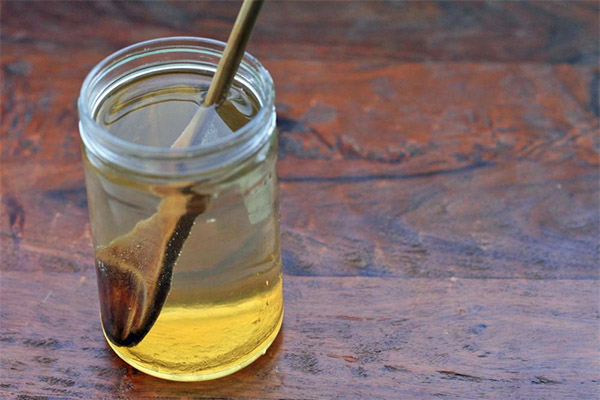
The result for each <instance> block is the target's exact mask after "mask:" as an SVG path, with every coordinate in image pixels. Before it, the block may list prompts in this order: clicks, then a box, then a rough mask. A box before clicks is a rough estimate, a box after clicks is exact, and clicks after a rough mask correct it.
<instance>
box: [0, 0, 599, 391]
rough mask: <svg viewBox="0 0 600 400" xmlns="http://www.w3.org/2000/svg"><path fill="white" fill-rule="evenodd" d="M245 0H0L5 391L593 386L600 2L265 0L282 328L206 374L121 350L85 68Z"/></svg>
mask: <svg viewBox="0 0 600 400" xmlns="http://www.w3.org/2000/svg"><path fill="white" fill-rule="evenodd" d="M238 5H239V3H232V2H217V3H205V2H137V1H136V2H73V3H67V2H21V1H15V2H9V1H4V2H3V3H2V6H1V7H2V9H1V18H2V20H1V26H2V27H1V29H2V30H1V35H2V36H1V40H2V42H1V52H2V58H1V65H2V97H1V110H2V118H1V124H2V125H1V126H2V143H1V146H2V147H1V155H2V166H1V171H2V182H1V183H2V212H1V234H2V235H1V238H2V253H1V257H2V260H1V291H0V300H1V302H0V316H1V322H0V323H1V328H0V345H1V351H0V359H1V368H2V370H1V376H0V395H1V396H0V397H2V398H16V399H57V398H59V399H63V398H81V399H117V398H123V399H126V398H127V399H129V398H153V399H154V398H160V399H175V398H215V397H216V398H252V399H263V398H285V399H305V398H306V399H308V398H310V399H325V398H340V399H353V398H366V399H380V398H385V399H400V398H403V399H404V398H416V399H421V398H435V397H441V398H447V399H454V398H460V399H469V398H498V399H509V398H510V399H516V398H523V399H549V398H557V399H567V398H573V399H590V398H597V396H598V395H599V390H600V386H599V379H600V376H599V375H600V357H599V346H600V339H599V318H600V314H599V311H600V307H599V301H600V294H599V293H600V292H599V285H598V280H599V278H600V268H599V230H600V229H599V208H598V207H599V199H600V198H599V186H600V185H599V173H598V171H599V170H598V164H599V146H600V135H599V106H598V98H599V96H598V87H599V82H600V71H599V68H598V52H599V51H598V47H599V39H598V37H599V29H598V18H599V14H600V13H599V6H598V3H597V2H570V3H569V4H567V3H566V2H550V1H538V2H527V3H523V2H518V3H513V2H490V3H471V2H469V3H457V2H440V3H437V2H429V1H428V2H410V3H404V2H397V1H389V2H344V3H334V2H291V1H285V2H276V1H271V2H268V3H267V4H266V5H265V7H264V11H263V14H262V15H261V18H260V19H259V22H258V26H257V29H256V33H255V35H254V37H253V40H252V42H251V44H250V51H251V52H252V53H253V54H254V55H256V56H257V57H258V58H259V59H260V60H261V61H263V63H264V64H265V66H266V67H267V68H268V69H269V70H270V71H271V73H272V75H273V77H274V80H275V82H276V91H277V108H278V115H279V121H278V124H279V129H280V153H279V154H280V161H279V176H280V188H281V212H282V233H281V235H282V246H283V258H284V270H285V282H284V283H285V300H286V315H285V322H284V327H283V331H282V332H281V333H280V335H279V337H278V338H277V340H276V341H275V343H274V345H273V346H272V347H271V349H269V351H268V352H267V354H266V355H265V356H264V357H262V358H260V359H259V360H258V361H257V362H255V363H254V364H253V365H251V366H250V367H248V368H246V369H244V370H242V371H240V372H238V373H236V374H234V375H232V376H229V377H226V378H223V379H220V380H217V381H212V382H205V383H193V384H182V383H175V382H168V381H163V380H159V379H156V378H153V377H150V376H147V375H145V374H143V373H139V372H136V371H135V370H134V369H132V368H131V367H128V366H127V365H126V364H125V363H124V362H122V361H121V360H120V359H119V358H118V357H117V356H115V355H114V354H113V352H112V351H111V350H110V349H109V348H108V346H107V345H106V344H105V342H104V339H103V337H102V333H101V330H100V323H99V319H98V304H97V301H98V300H97V292H96V282H95V271H94V266H93V259H92V248H91V244H90V236H89V233H88V231H89V225H88V215H87V205H86V197H85V187H84V181H83V172H82V165H81V162H80V155H79V146H80V140H79V134H78V128H77V122H78V117H77V110H76V99H77V96H78V91H79V88H80V85H81V83H82V80H83V78H84V77H85V75H86V74H87V73H88V72H89V70H90V69H91V68H92V67H93V66H94V65H95V64H96V63H97V62H98V61H100V60H101V59H102V58H103V57H105V56H106V55H108V54H110V53H112V52H113V51H115V50H117V49H119V48H122V47H124V46H126V45H128V44H131V43H134V42H138V41H141V40H145V39H149V38H155V37H160V36H172V35H199V36H208V37H214V38H217V39H221V40H225V39H226V38H227V35H228V32H229V29H230V27H231V25H232V23H233V20H234V18H235V14H236V12H237V8H238Z"/></svg>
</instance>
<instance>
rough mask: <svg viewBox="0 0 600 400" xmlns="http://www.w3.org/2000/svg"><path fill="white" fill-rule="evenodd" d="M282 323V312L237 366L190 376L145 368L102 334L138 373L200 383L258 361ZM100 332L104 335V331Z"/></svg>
mask: <svg viewBox="0 0 600 400" xmlns="http://www.w3.org/2000/svg"><path fill="white" fill-rule="evenodd" d="M282 323H283V312H282V313H281V316H280V318H279V321H278V322H277V325H276V326H275V329H273V332H272V333H271V334H270V335H269V336H268V337H267V338H266V339H265V340H264V341H263V342H262V343H261V345H260V346H258V347H257V348H256V349H254V350H253V351H252V352H250V353H248V354H247V355H246V356H245V357H244V358H241V359H240V360H239V362H238V363H237V364H235V365H233V366H230V367H228V368H225V369H223V370H219V371H215V372H210V373H202V371H198V373H192V374H177V373H174V374H169V373H165V372H161V371H156V370H153V369H150V368H147V367H145V366H143V365H142V364H140V363H137V362H136V361H135V360H132V359H131V358H129V357H126V356H125V355H123V354H122V353H121V352H120V351H119V347H118V346H115V345H114V344H113V343H111V341H110V340H108V338H107V337H106V334H104V337H105V338H106V342H107V343H108V345H109V346H110V347H111V348H112V349H113V351H114V352H115V353H116V354H117V355H118V356H119V358H121V359H122V360H123V361H125V362H126V363H127V364H129V365H131V366H132V367H133V368H135V369H137V370H138V371H141V372H144V373H146V374H148V375H152V376H155V377H157V378H161V379H167V380H170V381H178V382H200V381H208V380H212V379H218V378H222V377H224V376H227V375H231V374H233V373H234V372H237V371H239V370H241V369H242V368H244V367H246V366H248V365H250V364H252V363H253V362H254V361H255V360H256V359H258V358H259V357H260V356H262V355H264V354H265V353H266V352H267V349H268V348H269V347H270V346H271V344H273V342H274V341H275V338H276V337H277V335H278V334H279V331H280V330H281V325H282ZM102 332H103V333H104V330H103V331H102Z"/></svg>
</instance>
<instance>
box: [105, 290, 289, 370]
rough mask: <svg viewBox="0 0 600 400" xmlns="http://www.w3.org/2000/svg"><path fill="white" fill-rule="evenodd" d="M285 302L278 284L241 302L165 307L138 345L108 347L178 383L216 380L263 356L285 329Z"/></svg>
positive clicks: (139, 367)
mask: <svg viewBox="0 0 600 400" xmlns="http://www.w3.org/2000/svg"><path fill="white" fill-rule="evenodd" d="M282 300H283V298H282V294H281V281H279V282H277V283H276V284H274V285H273V287H272V288H270V289H269V290H268V291H265V292H263V293H261V294H258V295H256V296H254V297H250V298H248V299H246V300H242V301H238V302H232V303H227V304H215V305H211V304H204V305H196V306H193V307H169V306H168V305H166V306H165V307H164V308H163V310H162V312H161V314H160V316H159V317H158V320H157V321H156V323H155V324H154V326H153V327H152V329H151V331H150V333H149V334H148V335H147V336H146V337H145V338H144V340H143V341H142V342H141V343H140V344H138V345H137V346H134V347H130V348H128V347H118V346H115V345H114V344H112V343H110V341H109V343H110V344H111V347H112V348H113V350H114V351H115V352H116V353H117V354H118V355H119V356H120V357H121V358H123V359H124V360H126V361H127V362H128V363H129V364H131V365H133V366H134V367H135V368H137V369H139V370H141V371H143V372H146V373H149V374H151V375H155V376H158V377H162V378H167V379H171V380H180V381H197V380H205V379H214V378H218V377H220V376H224V375H227V374H229V373H232V372H235V371H237V370H239V369H241V368H243V367H244V366H246V365H248V364H250V363H251V362H252V361H254V360H255V359H256V358H258V357H259V356H261V355H262V354H264V352H265V351H266V350H267V348H268V347H269V345H270V344H271V343H272V342H273V340H274V339H275V337H276V336H277V333H278V331H279V328H280V326H281V320H282V316H283V313H282V311H283V301H282ZM200 372H201V375H202V378H200V379H199V373H200Z"/></svg>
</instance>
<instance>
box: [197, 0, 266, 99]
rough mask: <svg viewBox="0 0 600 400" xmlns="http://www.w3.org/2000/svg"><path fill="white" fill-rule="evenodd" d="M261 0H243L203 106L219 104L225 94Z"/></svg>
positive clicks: (240, 57)
mask: <svg viewBox="0 0 600 400" xmlns="http://www.w3.org/2000/svg"><path fill="white" fill-rule="evenodd" d="M263 2H264V0H244V2H243V3H242V7H241V8H240V12H239V13H238V16H237V18H236V20H235V24H234V25H233V29H232V30H231V34H230V35H229V39H228V40H227V46H225V50H224V51H223V56H222V57H221V60H219V65H218V66H217V72H216V73H215V76H214V78H213V80H212V82H211V84H210V88H209V89H208V93H207V94H206V97H205V98H204V102H203V104H204V106H210V105H212V104H219V103H220V102H221V101H223V100H224V97H225V96H227V93H228V92H229V87H230V86H231V82H232V81H233V77H234V76H235V73H236V72H237V69H238V66H239V65H240V61H241V60H242V57H243V55H244V51H245V50H246V45H247V44H248V40H250V35H251V34H252V28H254V24H255V23H256V19H257V18H258V13H259V12H260V8H261V6H262V5H263Z"/></svg>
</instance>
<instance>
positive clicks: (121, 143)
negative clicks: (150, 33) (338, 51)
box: [77, 36, 275, 164]
mask: <svg viewBox="0 0 600 400" xmlns="http://www.w3.org/2000/svg"><path fill="white" fill-rule="evenodd" d="M225 45H226V44H225V43H224V42H221V41H219V40H214V39H208V38H201V37H193V36H171V37H164V38H157V39H151V40H146V41H143V42H139V43H135V44H132V45H130V46H127V47H125V48H123V49H121V50H118V51H116V52H114V53H112V54H110V55H109V56H107V57H105V58H104V59H103V60H102V61H100V62H99V63H98V64H97V65H96V66H95V67H94V68H93V69H92V70H91V71H90V72H89V74H88V75H87V76H86V78H85V80H84V82H83V85H82V87H81V91H80V94H79V99H78V101H77V106H78V111H79V120H80V133H81V138H82V141H83V142H84V144H85V145H86V148H89V147H90V146H88V145H90V144H91V143H90V142H96V143H98V142H100V143H101V145H100V147H110V148H111V149H112V150H113V152H115V151H116V152H117V153H119V154H120V155H127V156H128V157H135V158H139V159H144V160H157V161H160V160H171V161H174V160H178V159H190V158H197V157H205V156H209V155H216V154H219V153H224V152H227V151H228V150H231V149H233V148H236V147H240V146H243V145H244V143H246V142H248V141H249V140H252V138H253V136H255V134H256V132H257V131H259V130H260V128H261V125H264V124H265V122H267V121H269V120H270V119H274V114H275V113H274V101H275V93H274V88H273V86H274V85H273V79H272V78H271V75H270V74H269V72H268V71H267V69H266V68H265V67H263V65H262V64H261V63H260V62H259V61H258V60H257V59H256V58H255V57H254V56H252V55H251V54H249V53H248V52H245V53H244V56H243V58H242V63H241V65H240V69H238V72H237V73H236V77H238V76H239V75H240V70H241V69H242V68H246V71H247V72H250V73H252V74H253V75H256V77H257V78H258V79H259V82H260V85H261V86H262V88H261V89H263V90H262V92H261V93H262V95H261V96H258V97H260V98H258V101H259V104H260V108H259V110H258V112H257V113H256V115H254V116H253V117H252V119H251V120H250V121H248V122H247V123H246V124H245V125H244V126H242V127H240V128H239V129H236V130H235V131H233V134H231V135H228V136H226V137H224V138H219V139H216V140H215V141H213V142H212V143H209V144H195V145H191V146H187V147H182V148H170V147H155V146H149V145H143V144H138V143H133V142H130V141H127V140H125V139H122V138H120V137H118V136H116V135H114V134H112V133H110V132H108V131H107V130H106V129H105V128H103V127H102V126H101V125H100V124H99V123H98V122H96V120H95V119H94V117H93V113H94V112H95V111H96V109H97V107H98V99H99V97H101V96H100V95H98V94H97V95H96V96H95V97H94V96H93V92H92V91H93V89H95V85H99V80H100V79H101V78H103V77H105V76H106V75H107V74H108V73H109V72H110V71H111V69H114V68H117V67H119V66H122V65H124V64H125V63H127V62H128V61H131V60H132V59H135V58H140V57H143V56H144V55H150V54H152V52H156V51H167V49H171V51H191V52H194V51H196V52H200V51H204V52H206V54H210V55H211V56H217V57H219V58H220V57H221V56H222V53H223V50H224V48H225ZM116 81H118V79H115V80H113V81H112V83H114V82H116ZM107 87H108V85H104V90H106V88H107ZM271 114H272V115H273V118H271ZM273 123H274V121H273ZM89 131H93V135H95V137H91V136H90V134H91V132H89ZM91 147H93V146H91ZM246 147H247V146H246ZM118 164H120V163H118Z"/></svg>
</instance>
